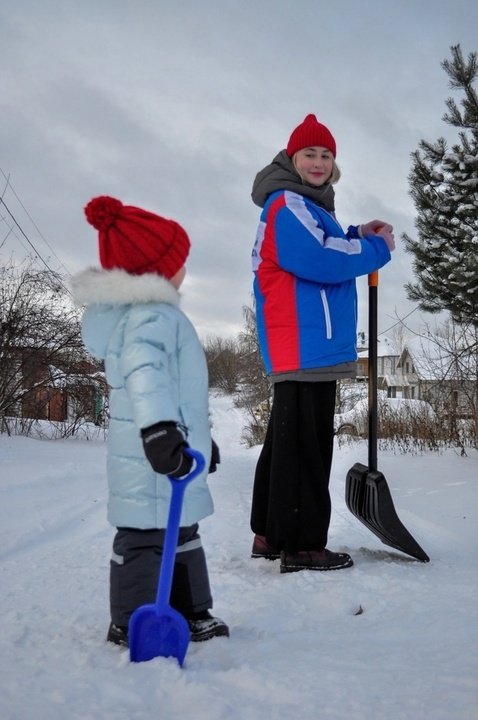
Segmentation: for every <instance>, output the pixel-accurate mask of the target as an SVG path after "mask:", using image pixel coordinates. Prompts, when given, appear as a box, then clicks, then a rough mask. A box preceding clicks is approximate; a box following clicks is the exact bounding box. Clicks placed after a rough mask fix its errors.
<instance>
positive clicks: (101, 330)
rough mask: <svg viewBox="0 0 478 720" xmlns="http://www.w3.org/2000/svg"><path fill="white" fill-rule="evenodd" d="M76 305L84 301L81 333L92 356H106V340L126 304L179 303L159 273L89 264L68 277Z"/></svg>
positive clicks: (82, 303)
mask: <svg viewBox="0 0 478 720" xmlns="http://www.w3.org/2000/svg"><path fill="white" fill-rule="evenodd" d="M70 284H71V288H72V291H73V298H74V300H75V303H76V304H77V305H85V304H86V306H87V307H86V309H85V311H84V313H83V319H82V327H81V334H82V337H83V341H84V343H85V345H86V347H87V349H88V352H89V353H90V354H91V355H93V357H96V358H99V359H104V358H105V357H106V352H107V347H108V342H109V339H110V337H111V334H112V333H113V331H114V329H115V327H116V326H117V324H118V322H119V321H120V320H121V318H122V317H123V315H124V314H125V312H127V311H128V308H129V306H130V305H138V304H147V303H167V304H168V305H174V306H178V305H179V297H180V296H179V293H178V291H177V290H176V288H175V287H174V286H173V285H172V284H171V283H170V282H169V281H168V280H166V279H165V278H164V277H162V276H161V275H156V274H155V273H146V274H144V275H130V274H129V273H127V272H125V271H124V270H103V269H101V268H90V269H88V270H84V271H83V272H80V273H78V274H77V275H74V276H73V277H72V278H71V281H70Z"/></svg>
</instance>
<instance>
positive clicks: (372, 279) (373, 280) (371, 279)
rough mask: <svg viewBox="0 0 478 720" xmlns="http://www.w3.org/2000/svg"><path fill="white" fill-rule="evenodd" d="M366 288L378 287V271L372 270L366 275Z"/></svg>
mask: <svg viewBox="0 0 478 720" xmlns="http://www.w3.org/2000/svg"><path fill="white" fill-rule="evenodd" d="M368 286H369V287H378V270H374V271H373V272H371V273H369V275H368Z"/></svg>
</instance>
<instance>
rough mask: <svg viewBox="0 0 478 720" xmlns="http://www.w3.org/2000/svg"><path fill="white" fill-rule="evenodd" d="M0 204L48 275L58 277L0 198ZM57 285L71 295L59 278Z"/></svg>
mask: <svg viewBox="0 0 478 720" xmlns="http://www.w3.org/2000/svg"><path fill="white" fill-rule="evenodd" d="M0 203H2V205H3V207H4V208H5V210H6V211H7V213H8V214H9V215H10V217H11V219H12V220H13V222H14V223H15V225H16V226H17V228H18V229H19V230H20V232H21V234H22V235H23V237H24V238H25V240H26V241H27V243H28V244H29V245H30V247H31V248H32V250H33V252H34V253H35V255H36V256H37V257H38V258H39V260H41V262H42V263H43V265H44V266H45V267H46V269H47V270H48V271H49V272H50V273H52V275H56V276H58V273H56V272H55V271H54V270H53V268H51V267H50V266H49V265H48V263H47V262H46V260H44V259H43V257H42V256H41V255H40V253H39V252H38V250H37V249H36V247H35V245H34V244H33V242H32V241H31V240H30V238H29V237H28V235H27V234H26V232H25V231H24V230H23V228H22V226H21V225H20V223H19V222H18V221H17V219H16V218H15V216H14V215H13V213H12V212H11V211H10V209H9V208H8V205H7V204H6V202H5V200H4V199H3V197H1V198H0ZM15 237H17V236H16V235H15ZM59 284H60V285H61V286H62V288H63V289H64V290H65V291H66V292H67V293H68V294H69V295H71V292H70V290H69V289H68V288H67V287H66V285H65V284H64V283H63V281H62V280H61V278H59Z"/></svg>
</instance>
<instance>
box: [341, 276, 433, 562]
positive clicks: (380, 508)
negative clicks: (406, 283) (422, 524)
mask: <svg viewBox="0 0 478 720" xmlns="http://www.w3.org/2000/svg"><path fill="white" fill-rule="evenodd" d="M368 286H369V288H368V289H369V308H368V311H369V318H368V320H369V372H368V467H367V466H365V465H362V464H361V463H355V465H354V466H353V467H352V468H350V470H349V471H348V473H347V478H346V481H345V502H346V505H347V507H348V509H349V510H350V512H351V513H352V514H353V515H355V517H356V518H358V520H360V522H362V523H363V524H364V525H365V526H366V527H368V529H369V530H371V531H372V532H373V533H374V534H375V535H376V536H377V537H379V538H380V540H381V541H382V542H383V543H384V544H385V545H389V546H390V547H393V548H395V549H397V550H400V551H401V552H403V553H405V554H406V555H411V556H412V557H414V558H416V559H417V560H421V561H422V562H429V560H430V558H429V557H428V555H427V554H426V552H425V551H424V550H423V549H422V548H421V547H420V545H419V544H418V543H417V541H416V540H415V539H414V538H413V537H412V535H411V534H410V533H409V532H408V530H407V529H406V527H405V526H404V525H402V523H401V522H400V519H399V517H398V515H397V513H396V511H395V507H394V504H393V500H392V496H391V494H390V489H389V487H388V485H387V481H386V479H385V477H384V475H383V474H382V473H381V472H379V470H378V469H377V415H378V404H377V295H378V272H377V271H376V272H374V273H371V274H370V275H369V276H368Z"/></svg>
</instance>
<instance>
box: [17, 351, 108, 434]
mask: <svg viewBox="0 0 478 720" xmlns="http://www.w3.org/2000/svg"><path fill="white" fill-rule="evenodd" d="M9 358H10V366H11V371H10V372H9V375H8V377H7V381H8V385H9V388H10V397H11V398H12V400H11V401H10V403H9V406H8V407H9V410H8V412H7V414H8V415H9V416H10V417H19V418H28V419H34V420H50V421H58V422H72V421H73V420H78V419H80V418H81V419H82V420H86V421H89V422H94V423H95V424H98V425H100V424H103V422H104V416H105V405H106V399H107V394H108V388H107V384H106V380H105V377H104V373H103V372H102V367H101V365H100V364H98V363H96V362H94V361H93V360H89V359H87V358H85V357H84V356H82V354H81V353H78V351H76V352H75V351H74V350H68V351H65V352H63V353H62V352H59V353H57V354H56V355H55V361H54V362H55V364H54V365H53V364H51V358H50V355H49V352H48V350H47V349H45V348H35V347H31V346H29V344H24V345H23V346H20V345H18V344H17V345H16V346H15V347H10V348H9Z"/></svg>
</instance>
